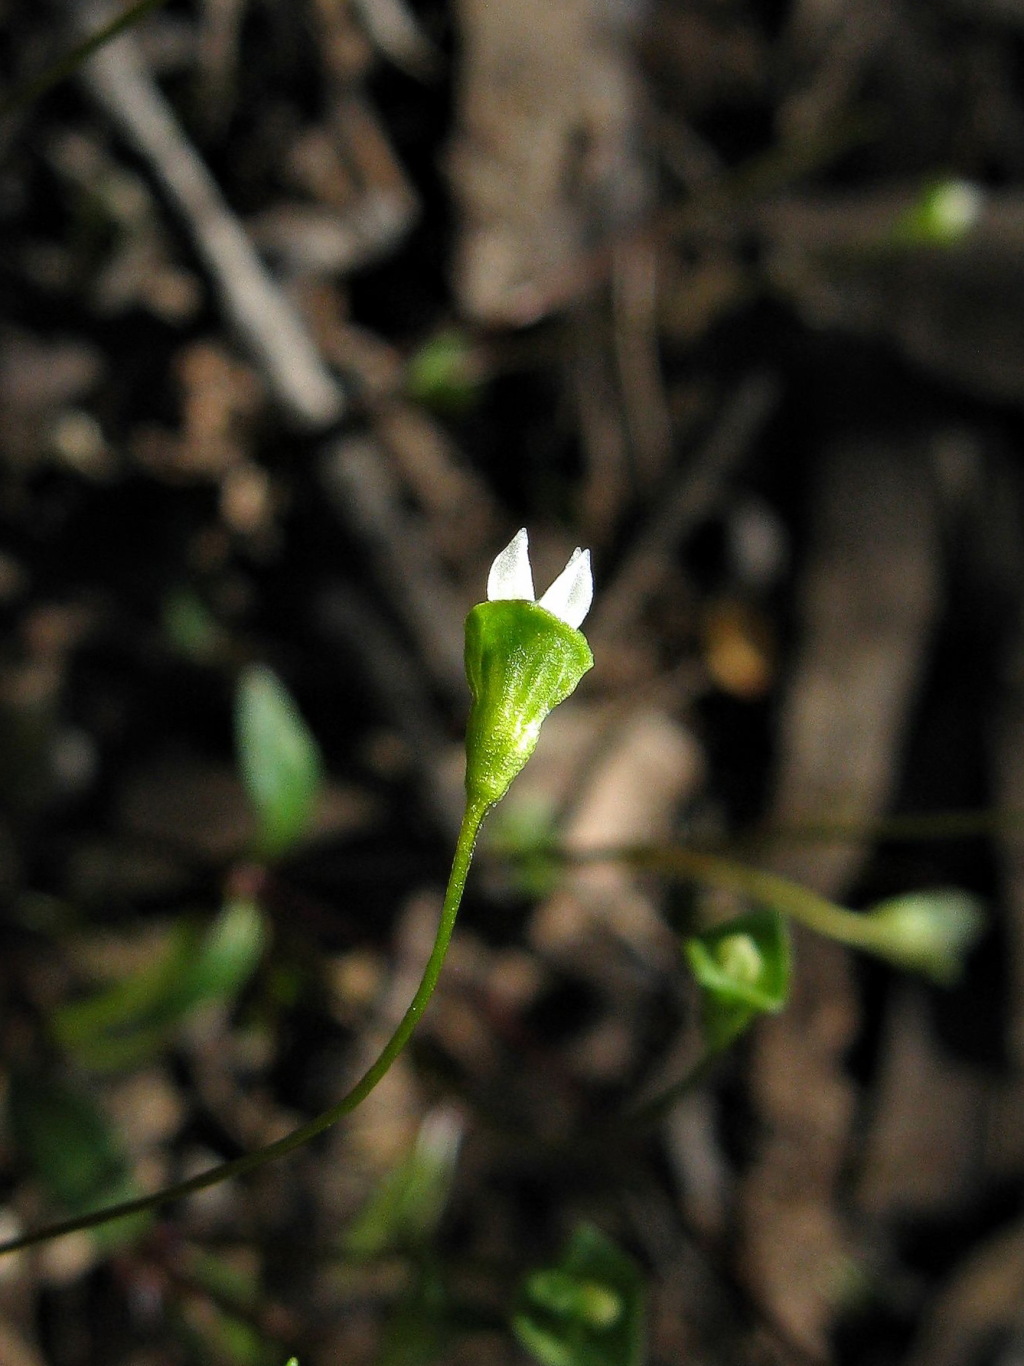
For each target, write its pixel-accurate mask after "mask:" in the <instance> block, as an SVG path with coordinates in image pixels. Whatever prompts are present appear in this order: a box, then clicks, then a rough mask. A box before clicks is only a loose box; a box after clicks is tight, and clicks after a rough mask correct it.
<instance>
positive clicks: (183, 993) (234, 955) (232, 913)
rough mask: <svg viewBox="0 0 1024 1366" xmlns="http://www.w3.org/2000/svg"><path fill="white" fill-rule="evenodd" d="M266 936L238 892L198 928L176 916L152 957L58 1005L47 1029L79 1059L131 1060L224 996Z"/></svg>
mask: <svg viewBox="0 0 1024 1366" xmlns="http://www.w3.org/2000/svg"><path fill="white" fill-rule="evenodd" d="M265 940H266V933H265V929H264V920H263V916H262V914H261V912H260V911H259V909H258V907H256V906H255V905H254V904H253V903H252V902H251V901H247V900H244V899H237V900H235V901H230V902H228V903H227V905H225V907H224V908H223V910H222V911H221V912H220V914H219V915H218V916H217V918H216V919H215V920H214V921H213V923H212V924H211V925H209V926H208V928H207V929H206V930H205V932H204V931H203V930H202V928H201V927H200V926H198V925H197V924H195V923H194V922H192V921H189V920H185V919H182V920H180V921H178V923H177V924H176V925H175V926H174V928H173V929H172V931H171V935H170V942H169V944H168V947H167V950H166V952H165V953H164V954H163V955H162V956H161V957H160V958H159V959H158V961H157V962H155V963H153V964H151V965H149V966H147V967H145V968H142V969H141V970H140V971H138V972H136V973H133V974H132V976H130V977H128V978H126V979H125V980H124V981H121V982H117V983H115V984H114V985H113V986H111V987H107V988H106V989H105V990H103V991H99V992H97V993H96V994H95V995H93V996H90V997H88V998H87V999H85V1000H83V1001H75V1002H72V1003H71V1004H69V1005H64V1006H61V1007H59V1008H58V1009H57V1010H56V1011H55V1012H54V1015H53V1018H52V1021H51V1029H52V1032H53V1035H54V1037H55V1039H56V1040H57V1041H58V1042H59V1043H60V1044H61V1045H62V1047H64V1048H65V1049H67V1050H68V1051H69V1052H71V1053H73V1054H74V1055H75V1057H76V1059H77V1060H78V1061H79V1062H80V1063H81V1064H82V1065H83V1066H86V1067H91V1068H95V1069H97V1070H101V1071H106V1070H112V1069H118V1068H123V1067H133V1066H138V1065H139V1064H140V1063H142V1062H145V1061H147V1060H148V1059H150V1058H152V1057H153V1056H155V1055H156V1054H158V1053H159V1052H160V1051H161V1050H162V1049H163V1048H165V1047H166V1046H167V1044H168V1043H169V1042H170V1041H171V1039H172V1038H173V1036H174V1033H175V1031H176V1030H177V1029H179V1028H180V1026H181V1024H182V1023H183V1022H184V1021H185V1020H186V1019H187V1018H188V1016H189V1015H190V1014H192V1012H193V1011H195V1010H197V1009H199V1008H200V1007H201V1006H204V1005H207V1004H209V1003H211V1002H215V1001H222V1002H225V1001H230V1000H231V999H232V998H233V997H234V996H235V995H236V994H237V993H238V992H239V991H240V990H241V988H242V987H243V986H244V985H245V983H246V982H247V981H248V980H249V978H250V977H251V976H252V974H253V972H254V971H255V969H256V966H257V964H258V963H259V961H260V958H261V956H262V954H263V949H264V945H265Z"/></svg>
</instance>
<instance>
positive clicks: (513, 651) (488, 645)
mask: <svg viewBox="0 0 1024 1366" xmlns="http://www.w3.org/2000/svg"><path fill="white" fill-rule="evenodd" d="M593 591H594V588H593V579H592V577H591V572H590V552H589V551H582V550H578V549H577V550H576V551H574V552H573V555H572V557H571V558H570V560H569V563H568V564H567V565H566V567H565V569H564V570H563V571H562V573H561V574H560V575H559V576H558V578H557V579H556V580H555V582H554V583H553V584H552V585H551V587H550V588H549V589H548V591H547V592H546V593H545V594H544V596H543V597H542V598H541V600H540V602H536V601H534V594H533V575H532V573H531V570H530V560H529V552H528V549H527V539H526V532H525V531H520V532H519V533H518V534H517V535H516V536H515V537H514V538H513V540H512V542H511V543H510V544H509V546H508V547H507V548H506V549H505V550H503V551H502V553H501V554H500V555H499V556H498V557H497V559H496V560H495V561H494V564H493V565H492V566H491V573H490V576H489V578H488V581H487V596H488V601H487V602H482V603H480V604H479V605H478V606H476V607H474V608H473V610H472V611H471V612H470V614H469V616H468V617H467V618H466V676H467V677H468V679H469V687H470V691H471V692H472V694H473V705H472V707H471V709H470V713H469V721H468V723H467V726H466V792H467V795H468V797H469V801H470V804H471V805H479V806H482V807H487V806H492V805H493V804H494V803H495V802H497V801H500V799H501V798H502V797H503V796H504V795H505V793H506V792H507V791H508V789H509V786H510V784H511V782H512V779H513V778H514V777H515V776H516V774H517V773H518V772H519V770H520V769H521V768H522V767H523V765H524V764H525V763H526V761H527V759H529V757H530V755H531V754H532V753H533V751H534V749H535V748H536V745H537V737H538V735H539V734H540V728H541V725H542V723H543V721H544V718H545V717H546V716H547V714H548V712H549V711H551V709H552V708H553V707H556V706H557V705H558V703H559V702H564V701H565V699H566V698H567V697H568V696H569V694H570V693H571V692H573V690H574V689H575V687H576V685H577V684H578V683H579V681H580V679H581V678H582V677H583V675H584V674H585V673H586V672H587V670H588V669H590V668H592V667H593V664H594V657H593V655H592V654H591V653H590V646H589V645H588V644H587V642H586V639H585V638H584V636H583V634H582V633H581V632H580V631H579V630H578V629H577V628H578V627H579V625H580V623H581V622H582V621H583V618H584V617H585V616H586V614H587V611H588V609H589V607H590V603H591V600H592V598H593Z"/></svg>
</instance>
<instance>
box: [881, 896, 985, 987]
mask: <svg viewBox="0 0 1024 1366" xmlns="http://www.w3.org/2000/svg"><path fill="white" fill-rule="evenodd" d="M864 920H865V922H866V925H867V928H868V929H869V932H870V941H869V945H870V948H871V950H872V952H874V953H877V954H879V955H880V956H881V957H883V958H886V959H888V960H889V962H891V963H895V964H896V965H897V966H899V967H902V968H909V969H910V970H911V971H914V972H923V973H924V974H925V976H927V977H931V978H932V980H933V981H936V982H938V983H940V985H942V986H948V985H950V984H951V983H953V982H955V981H957V979H958V978H959V977H960V975H961V973H962V972H963V967H964V959H965V958H966V956H967V954H968V952H969V951H970V949H971V948H972V947H973V945H974V943H975V942H976V940H977V939H978V938H979V936H980V935H981V934H982V932H983V930H984V928H985V913H984V911H983V909H982V905H981V902H980V901H979V900H978V898H977V897H974V896H971V895H970V894H969V893H968V892H962V891H956V890H943V891H934V892H911V893H908V894H907V895H905V896H897V897H893V898H892V899H891V900H888V901H883V902H880V903H879V904H878V905H877V906H874V907H873V908H872V909H871V910H870V911H867V912H866V913H865V915H864Z"/></svg>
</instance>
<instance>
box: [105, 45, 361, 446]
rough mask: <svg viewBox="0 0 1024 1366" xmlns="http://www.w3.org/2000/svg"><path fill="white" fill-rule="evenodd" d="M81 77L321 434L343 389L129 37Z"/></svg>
mask: <svg viewBox="0 0 1024 1366" xmlns="http://www.w3.org/2000/svg"><path fill="white" fill-rule="evenodd" d="M81 76H82V80H83V81H84V83H85V85H86V87H87V88H88V90H89V92H90V93H91V94H92V96H93V98H94V99H95V100H96V101H97V103H98V104H99V105H100V106H101V108H102V109H103V111H104V113H105V114H106V115H107V117H108V118H109V119H110V120H111V122H112V123H113V124H114V125H115V126H116V128H117V129H118V131H119V132H120V134H121V136H122V137H123V138H124V139H125V141H126V142H127V143H128V145H129V146H130V147H131V148H132V150H133V151H134V152H135V153H136V154H137V155H138V156H139V157H140V158H141V159H142V161H143V162H144V163H145V165H146V166H147V168H148V169H149V172H150V174H151V175H152V176H153V178H154V180H155V181H156V182H157V184H158V185H159V186H160V188H161V189H162V190H163V192H164V194H165V195H166V196H167V199H168V201H169V202H170V203H171V204H172V205H173V207H174V209H175V210H176V212H177V213H178V214H179V215H180V217H181V218H182V219H183V221H184V222H185V223H186V224H187V227H188V230H189V233H190V235H191V237H192V241H193V245H194V247H195V249H196V252H197V253H198V255H199V256H200V257H201V259H202V261H203V264H204V265H205V266H206V268H207V271H208V272H209V275H210V278H211V280H212V281H213V283H214V285H215V287H216V289H217V291H218V293H219V295H220V301H221V306H222V308H223V310H224V313H225V315H226V316H227V318H228V319H229V320H230V322H231V324H232V325H233V327H234V329H235V331H236V332H237V333H238V335H239V337H240V339H241V341H242V343H243V344H244V345H245V347H246V348H247V349H248V350H249V352H250V353H251V354H252V356H253V357H254V359H255V360H256V362H257V364H258V365H259V368H260V370H261V371H262V373H263V374H264V376H265V378H266V380H267V383H268V386H269V387H270V389H271V392H272V393H273V395H274V398H275V399H276V401H277V402H278V404H279V405H280V407H281V409H282V410H283V412H284V413H285V414H286V415H287V417H288V419H289V420H290V421H292V422H293V423H295V424H296V425H297V426H299V427H302V428H304V429H306V430H313V431H320V430H323V429H325V428H327V427H329V426H330V425H331V424H333V423H336V422H338V421H339V420H340V419H341V418H342V417H343V416H344V413H345V407H346V404H345V396H344V393H343V391H342V388H341V385H340V384H339V383H338V381H337V380H336V379H335V378H334V376H333V375H332V374H331V373H330V371H329V370H328V369H327V367H326V365H325V364H324V362H323V360H322V358H321V356H320V354H319V352H318V351H317V349H316V346H315V345H314V343H313V341H312V338H311V337H310V335H309V333H308V332H307V330H306V328H305V326H304V325H303V323H302V320H301V319H300V317H299V316H298V313H297V312H296V310H295V309H294V308H292V306H291V304H290V303H289V302H288V300H287V299H286V298H285V297H284V295H283V293H282V292H281V290H280V289H279V288H278V286H277V285H276V284H275V283H274V281H273V280H272V279H271V277H270V275H269V274H268V272H267V270H266V269H265V267H264V266H263V263H262V262H261V261H260V259H259V257H258V256H257V254H256V252H255V250H254V249H253V246H252V243H251V242H250V241H249V238H248V237H247V236H246V234H245V232H244V230H243V229H242V227H241V225H240V223H239V222H238V220H237V218H236V217H235V216H234V214H232V212H231V211H230V209H229V208H228V206H227V205H226V204H225V202H224V199H223V196H222V195H221V192H220V190H219V188H218V186H217V183H216V181H215V180H214V179H213V177H212V176H211V174H210V172H209V170H208V169H207V167H206V164H205V163H204V162H203V160H202V158H201V157H200V156H199V154H198V153H197V152H196V150H195V148H194V147H193V146H192V144H191V143H190V142H189V140H188V138H187V137H186V136H185V134H184V132H183V131H182V129H181V126H180V125H179V123H178V121H177V119H176V118H175V115H174V112H173V110H172V109H171V107H170V105H169V104H168V103H167V101H166V99H165V98H164V96H163V94H162V93H161V91H160V89H159V88H158V86H157V84H156V82H155V81H154V80H153V78H152V76H151V75H150V73H149V71H148V70H147V69H146V66H145V64H144V63H143V61H142V58H141V56H140V54H139V49H138V46H137V44H136V42H135V40H134V39H133V38H131V37H128V36H126V35H123V36H121V37H119V38H116V39H114V41H112V42H110V43H107V44H106V46H105V47H103V48H102V49H101V50H100V51H99V52H97V53H96V54H95V55H94V56H93V57H91V58H90V59H89V61H87V62H86V63H85V65H84V66H83V67H82V72H81Z"/></svg>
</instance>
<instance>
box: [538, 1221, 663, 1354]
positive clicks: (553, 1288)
mask: <svg viewBox="0 0 1024 1366" xmlns="http://www.w3.org/2000/svg"><path fill="white" fill-rule="evenodd" d="M644 1299H645V1296H644V1285H643V1277H642V1274H641V1272H640V1268H639V1267H638V1266H637V1264H636V1263H635V1262H634V1260H633V1259H632V1257H630V1256H629V1255H628V1254H627V1253H625V1252H623V1251H622V1249H621V1248H619V1247H618V1246H617V1245H616V1244H615V1243H614V1242H612V1240H611V1239H610V1238H608V1237H607V1236H606V1235H605V1234H604V1233H602V1232H601V1231H600V1229H597V1228H595V1227H594V1226H593V1225H592V1224H581V1225H580V1226H579V1227H578V1228H577V1229H576V1231H575V1232H574V1233H573V1235H572V1237H571V1239H570V1240H569V1243H568V1246H567V1247H566V1249H565V1252H564V1253H563V1254H562V1257H561V1259H560V1260H559V1262H558V1265H557V1266H554V1267H547V1268H544V1269H543V1270H539V1271H535V1272H533V1273H532V1274H531V1275H529V1276H527V1278H526V1281H525V1283H524V1285H523V1289H522V1292H521V1294H520V1297H519V1307H518V1309H517V1311H516V1313H515V1315H514V1317H513V1319H512V1331H513V1333H514V1334H515V1336H516V1338H517V1339H518V1340H519V1342H520V1343H521V1344H522V1346H523V1347H525V1348H526V1350H527V1351H528V1352H529V1353H530V1354H531V1356H533V1357H534V1359H535V1360H537V1361H539V1362H540V1363H541V1366H640V1363H641V1361H642V1360H643V1354H644V1337H645V1334H644Z"/></svg>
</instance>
